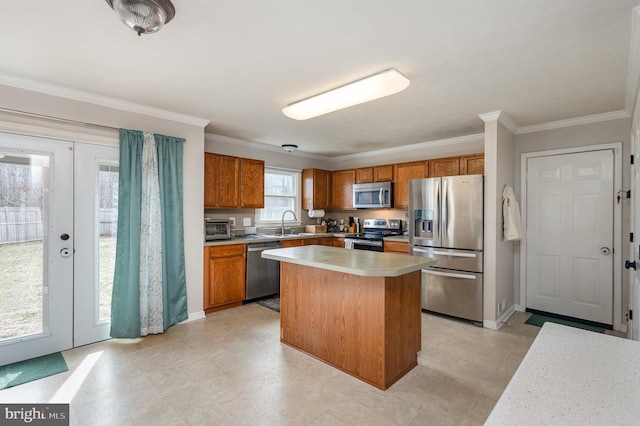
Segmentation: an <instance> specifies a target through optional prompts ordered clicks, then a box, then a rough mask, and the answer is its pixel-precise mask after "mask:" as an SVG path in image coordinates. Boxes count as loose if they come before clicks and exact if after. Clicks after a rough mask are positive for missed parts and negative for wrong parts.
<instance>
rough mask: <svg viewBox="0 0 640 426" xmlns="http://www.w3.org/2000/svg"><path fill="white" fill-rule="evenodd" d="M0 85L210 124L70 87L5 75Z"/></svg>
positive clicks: (184, 122) (161, 117)
mask: <svg viewBox="0 0 640 426" xmlns="http://www.w3.org/2000/svg"><path fill="white" fill-rule="evenodd" d="M0 84H1V85H4V86H10V87H15V88H18V89H24V90H30V91H33V92H38V93H44V94H46V95H52V96H58V97H61V98H65V99H71V100H74V101H80V102H86V103H90V104H93V105H99V106H103V107H107V108H113V109H117V110H121V111H127V112H132V113H136V114H142V115H146V116H149V117H155V118H160V119H162V120H169V121H174V122H177V123H183V124H188V125H190V126H197V127H205V126H206V125H207V124H209V120H205V119H203V118H198V117H192V116H189V115H184V114H178V113H175V112H171V111H165V110H162V109H157V108H152V107H148V106H144V105H139V104H135V103H133V102H127V101H123V100H120V99H115V98H109V97H107V96H101V95H96V94H93V93H89V92H84V91H81V90H76V89H70V88H68V87H63V86H58V85H55V84H51V83H44V82H39V81H34V80H27V79H24V78H18V77H13V76H9V75H4V74H0Z"/></svg>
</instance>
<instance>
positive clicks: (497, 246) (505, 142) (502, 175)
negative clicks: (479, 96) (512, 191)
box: [484, 118, 514, 329]
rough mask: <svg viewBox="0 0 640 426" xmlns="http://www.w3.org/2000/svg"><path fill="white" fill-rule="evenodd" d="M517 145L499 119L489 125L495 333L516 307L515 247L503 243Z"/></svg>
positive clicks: (489, 321) (488, 221)
mask: <svg viewBox="0 0 640 426" xmlns="http://www.w3.org/2000/svg"><path fill="white" fill-rule="evenodd" d="M513 143H514V136H513V133H511V132H510V131H509V130H508V129H507V128H506V127H504V126H503V125H502V124H501V123H500V122H498V121H497V118H496V119H495V120H491V121H487V122H486V123H485V142H484V156H485V157H484V158H485V181H484V188H485V194H484V205H485V209H484V214H485V217H484V224H485V227H484V256H485V259H484V266H485V268H484V325H485V327H488V328H494V329H497V328H500V326H501V323H500V321H501V320H502V319H506V318H504V316H506V313H507V312H508V311H509V310H510V309H511V308H512V307H513V305H514V302H513V243H510V242H508V243H507V242H504V241H503V239H502V190H503V188H504V186H505V185H510V186H513V160H512V159H513ZM501 302H502V303H503V304H504V308H503V309H502V311H500V312H499V311H498V304H500V303H501ZM501 316H502V317H503V318H501Z"/></svg>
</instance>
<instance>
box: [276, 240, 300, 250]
mask: <svg viewBox="0 0 640 426" xmlns="http://www.w3.org/2000/svg"><path fill="white" fill-rule="evenodd" d="M280 245H281V246H282V248H289V247H301V246H303V245H304V240H302V239H300V240H282V241H280Z"/></svg>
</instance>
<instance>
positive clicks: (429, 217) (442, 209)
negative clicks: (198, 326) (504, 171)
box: [409, 175, 484, 325]
mask: <svg viewBox="0 0 640 426" xmlns="http://www.w3.org/2000/svg"><path fill="white" fill-rule="evenodd" d="M483 211H484V184H483V176H482V175H465V176H448V177H442V178H430V179H415V180H411V181H409V220H410V230H411V231H410V233H409V243H410V250H411V254H412V255H414V256H425V257H433V258H435V259H437V260H438V262H437V264H436V265H435V266H433V267H429V268H426V269H423V270H422V308H423V309H425V310H428V311H433V312H438V313H441V314H446V315H451V316H454V317H458V318H464V319H467V320H471V321H474V322H475V323H476V324H477V325H481V324H482V306H483V276H482V273H483V264H484V257H483V248H484V232H483V229H484V223H483V221H484V214H483Z"/></svg>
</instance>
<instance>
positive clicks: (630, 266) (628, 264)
mask: <svg viewBox="0 0 640 426" xmlns="http://www.w3.org/2000/svg"><path fill="white" fill-rule="evenodd" d="M624 267H625V268H626V269H633V270H634V271H635V270H636V261H635V260H634V261H633V262H629V261H628V260H625V261H624Z"/></svg>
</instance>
